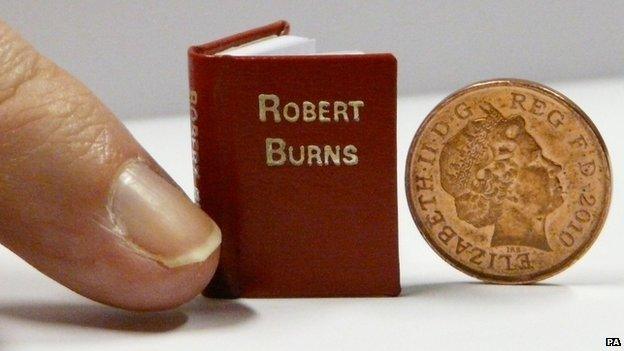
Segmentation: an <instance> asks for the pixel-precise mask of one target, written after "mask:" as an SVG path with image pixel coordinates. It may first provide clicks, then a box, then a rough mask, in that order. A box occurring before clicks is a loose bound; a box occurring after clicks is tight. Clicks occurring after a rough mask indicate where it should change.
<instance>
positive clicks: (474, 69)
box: [0, 0, 624, 119]
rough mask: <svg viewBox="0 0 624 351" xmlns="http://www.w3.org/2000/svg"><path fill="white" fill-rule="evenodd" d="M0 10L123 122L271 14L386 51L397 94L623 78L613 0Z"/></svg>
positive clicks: (180, 92) (304, 29) (322, 45)
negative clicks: (191, 54) (209, 46)
mask: <svg viewBox="0 0 624 351" xmlns="http://www.w3.org/2000/svg"><path fill="white" fill-rule="evenodd" d="M0 18H2V19H4V20H5V21H7V22H8V23H9V24H11V25H12V26H14V27H15V28H16V29H17V30H19V31H20V32H22V34H23V35H24V36H25V37H26V38H27V39H28V40H30V41H31V42H32V43H33V44H35V46H36V47H37V48H38V49H39V50H41V51H42V52H43V53H44V54H46V55H48V56H49V57H50V58H52V59H53V60H54V61H56V62H57V63H59V64H60V65H61V66H62V67H64V68H66V69H68V70H69V71H70V72H72V73H73V74H75V75H76V76H77V77H78V78H80V79H81V80H82V81H84V82H85V83H86V84H87V86H89V87H90V88H91V89H92V90H93V91H95V93H96V94H97V95H98V96H99V97H101V98H102V99H103V100H104V102H105V103H106V104H107V105H108V106H109V107H110V108H111V109H112V110H113V111H114V112H115V113H117V115H118V116H119V117H121V118H123V119H126V118H136V117H151V116H154V115H163V114H181V113H186V112H187V110H188V106H187V103H186V102H187V96H188V94H187V91H188V78H187V71H186V69H185V67H186V65H187V58H186V50H187V48H188V47H189V46H190V45H193V44H199V43H203V42H207V41H210V40H214V39H218V38H220V37H222V36H225V35H231V34H234V33H236V32H239V31H243V30H247V29H250V28H252V27H255V26H259V25H264V24H267V23H270V22H273V21H275V20H278V19H286V20H289V21H290V22H291V25H292V32H293V34H295V35H297V34H298V35H302V36H305V37H309V38H316V39H318V48H319V52H328V51H339V50H362V51H364V52H377V51H387V52H392V53H394V54H395V55H396V56H397V58H398V61H399V93H400V94H401V95H413V94H422V93H424V92H431V91H448V90H452V89H454V88H456V87H458V86H459V85H462V84H464V83H466V82H470V81H475V80H482V79H485V78H488V77H497V76H506V77H516V76H517V77H524V78H527V79H533V80H537V81H552V80H563V79H573V78H574V79H577V78H590V77H594V78H595V77H608V76H614V75H619V76H622V75H624V69H623V66H622V63H623V62H624V61H623V60H624V21H623V20H622V19H623V18H624V1H621V0H548V1H544V0H401V1H396V0H394V1H387V0H385V1H384V0H341V1H318V0H306V1H303V0H299V1H293V0H262V1H244V0H238V1H237V0H142V1H138V0H134V1H121V0H82V1H76V0H54V1H49V0H48V1H45V0H1V1H0Z"/></svg>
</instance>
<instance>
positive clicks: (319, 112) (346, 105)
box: [258, 94, 364, 123]
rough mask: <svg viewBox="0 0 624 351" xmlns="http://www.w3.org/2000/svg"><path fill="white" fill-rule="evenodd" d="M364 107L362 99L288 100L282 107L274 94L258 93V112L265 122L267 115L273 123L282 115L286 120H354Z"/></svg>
mask: <svg viewBox="0 0 624 351" xmlns="http://www.w3.org/2000/svg"><path fill="white" fill-rule="evenodd" d="M363 107H364V101H360V100H356V101H347V102H345V101H333V102H329V101H319V102H318V104H315V103H313V102H310V101H304V102H302V103H301V105H299V104H298V103H296V102H292V101H291V102H288V103H286V104H285V105H284V106H283V107H281V106H280V99H279V97H278V96H277V95H275V94H260V95H258V112H259V117H260V121H262V122H266V121H267V119H268V117H267V115H269V116H272V117H273V121H275V123H279V122H281V121H282V117H283V118H284V119H285V120H286V121H287V122H291V123H294V122H297V121H299V120H301V121H303V122H314V121H319V122H321V123H329V122H341V121H344V122H349V121H351V120H353V121H355V122H359V121H360V109H361V108H363Z"/></svg>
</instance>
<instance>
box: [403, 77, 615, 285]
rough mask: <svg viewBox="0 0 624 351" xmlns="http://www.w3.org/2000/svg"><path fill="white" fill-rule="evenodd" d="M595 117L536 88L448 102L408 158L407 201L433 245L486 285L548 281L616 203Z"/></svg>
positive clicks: (474, 88)
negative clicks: (612, 204) (613, 203)
mask: <svg viewBox="0 0 624 351" xmlns="http://www.w3.org/2000/svg"><path fill="white" fill-rule="evenodd" d="M611 188H612V185H611V168H610V165H609V158H608V155H607V149H606V147H605V144H604V141H603V140H602V138H601V136H600V134H599V133H598V130H597V129H596V127H595V126H594V124H593V123H592V122H591V121H590V119H589V117H587V115H585V113H583V111H581V109H580V108H579V107H578V106H576V105H575V104H574V103H573V102H572V101H570V100H569V99H567V98H566V97H565V96H563V95H562V94H560V93H558V92H556V91H554V90H552V89H550V88H548V87H545V86H543V85H540V84H538V83H534V82H529V81H524V80H515V79H504V80H491V81H486V82H480V83H476V84H473V85H470V86H468V87H466V88H463V89H461V90H459V91H457V92H455V93H454V94H452V95H450V96H449V97H447V98H446V99H444V100H443V101H442V102H441V103H440V104H439V105H438V106H436V107H435V108H434V109H433V111H431V113H430V114H429V115H428V116H427V118H426V119H425V120H424V122H423V123H422V125H421V126H420V128H419V129H418V131H417V133H416V136H415V137H414V140H413V141H412V144H411V146H410V149H409V154H408V157H407V165H406V192H407V197H408V203H409V206H410V210H411V212H412V216H413V217H414V220H415V222H416V225H417V226H418V228H419V230H420V231H421V233H422V235H423V236H424V238H425V239H426V241H427V242H428V243H429V245H431V247H432V248H433V249H434V250H435V251H436V252H437V253H438V254H439V255H440V256H441V257H442V258H444V259H445V260H446V261H447V262H448V263H450V264H451V265H453V266H454V267H456V268H458V269H459V270H461V271H463V272H465V273H467V274H469V275H471V276H474V277H476V278H479V279H482V280H484V281H488V282H495V283H507V284H522V283H531V282H535V281H538V280H542V279H544V278H548V277H550V276H552V275H554V274H556V273H558V272H561V271H562V270H564V269H565V268H567V267H569V266H570V265H571V264H572V263H574V262H575V261H576V260H578V259H579V258H580V257H581V256H582V255H583V254H584V253H585V252H586V251H587V250H588V249H589V247H590V246H591V245H592V243H593V242H594V241H595V239H596V237H597V236H598V234H599V232H600V230H601V228H602V225H603V224H604V221H605V217H606V215H607V211H608V208H609V202H610V198H611Z"/></svg>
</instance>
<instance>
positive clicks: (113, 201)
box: [108, 161, 221, 267]
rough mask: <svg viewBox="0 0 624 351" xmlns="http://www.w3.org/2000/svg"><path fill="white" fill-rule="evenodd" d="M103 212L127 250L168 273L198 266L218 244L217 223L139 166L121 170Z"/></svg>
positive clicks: (178, 192) (134, 163)
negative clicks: (193, 265)
mask: <svg viewBox="0 0 624 351" xmlns="http://www.w3.org/2000/svg"><path fill="white" fill-rule="evenodd" d="M108 210H109V213H110V215H111V219H112V220H113V223H114V225H115V227H116V228H115V229H116V230H115V231H116V232H118V234H119V235H120V236H121V237H122V238H123V239H124V240H125V241H126V242H127V243H128V244H129V246H130V247H131V248H132V249H134V250H135V251H136V252H137V253H138V254H141V255H144V256H147V257H149V258H151V259H154V260H156V261H158V262H160V263H162V264H163V265H165V266H167V267H179V266H184V265H188V264H191V263H196V262H202V261H204V260H206V259H207V258H208V256H210V255H211V254H212V253H213V252H214V251H215V250H216V249H217V248H218V247H219V245H220V244H221V231H220V230H219V227H218V226H217V225H216V223H215V222H214V221H213V220H212V219H211V218H210V217H208V215H206V214H205V213H204V212H203V211H202V210H201V209H200V208H199V207H197V206H196V205H195V204H193V203H192V202H191V201H190V200H189V198H188V197H187V196H186V195H185V194H183V193H182V192H181V191H180V190H178V189H177V188H176V187H174V186H173V185H171V183H169V182H167V181H166V180H164V179H163V178H162V177H161V176H159V175H158V174H157V173H155V172H154V171H152V170H151V169H150V168H149V167H148V166H147V165H146V164H144V163H142V162H140V161H131V162H128V163H125V164H124V165H123V166H122V169H121V171H120V172H119V176H118V177H117V179H116V180H115V181H114V182H113V185H112V188H111V192H110V197H109V209H108Z"/></svg>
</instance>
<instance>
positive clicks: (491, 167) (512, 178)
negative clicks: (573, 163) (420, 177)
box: [439, 102, 563, 251]
mask: <svg viewBox="0 0 624 351" xmlns="http://www.w3.org/2000/svg"><path fill="white" fill-rule="evenodd" d="M479 108H480V109H481V111H482V112H483V113H484V115H483V116H482V117H481V116H480V117H479V118H478V119H476V120H471V121H470V122H468V124H467V125H466V126H465V127H464V128H463V129H461V130H460V131H459V132H458V133H457V134H456V135H454V136H453V137H451V138H450V139H449V140H448V141H447V142H446V144H445V145H444V147H443V149H442V152H441V154H440V163H439V166H440V182H441V185H442V188H443V189H444V190H445V191H446V192H447V193H448V194H450V195H451V196H452V197H453V199H454V202H455V209H456V211H457V216H458V218H459V219H461V220H463V221H465V222H467V223H469V224H471V225H473V226H475V227H477V228H483V227H486V226H493V227H494V230H493V234H492V238H491V241H490V245H491V246H492V247H496V246H506V245H518V246H527V247H533V248H536V249H540V250H544V251H551V247H550V245H549V243H548V238H547V237H546V233H545V222H546V217H547V216H548V215H549V214H550V213H552V212H553V211H554V210H555V209H557V208H558V207H559V206H561V204H562V203H563V196H562V187H561V183H560V181H559V178H558V174H559V173H560V172H561V166H560V165H558V164H557V163H555V162H554V161H552V160H549V159H548V158H546V157H544V155H542V148H541V147H540V145H539V144H538V143H537V141H536V140H535V138H534V137H533V136H531V134H529V132H528V131H527V130H526V128H525V120H524V118H523V117H522V116H521V115H510V116H507V117H505V116H503V115H502V114H501V112H500V111H498V110H497V109H496V108H495V107H494V106H493V105H492V104H490V103H488V102H483V103H480V104H479Z"/></svg>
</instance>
